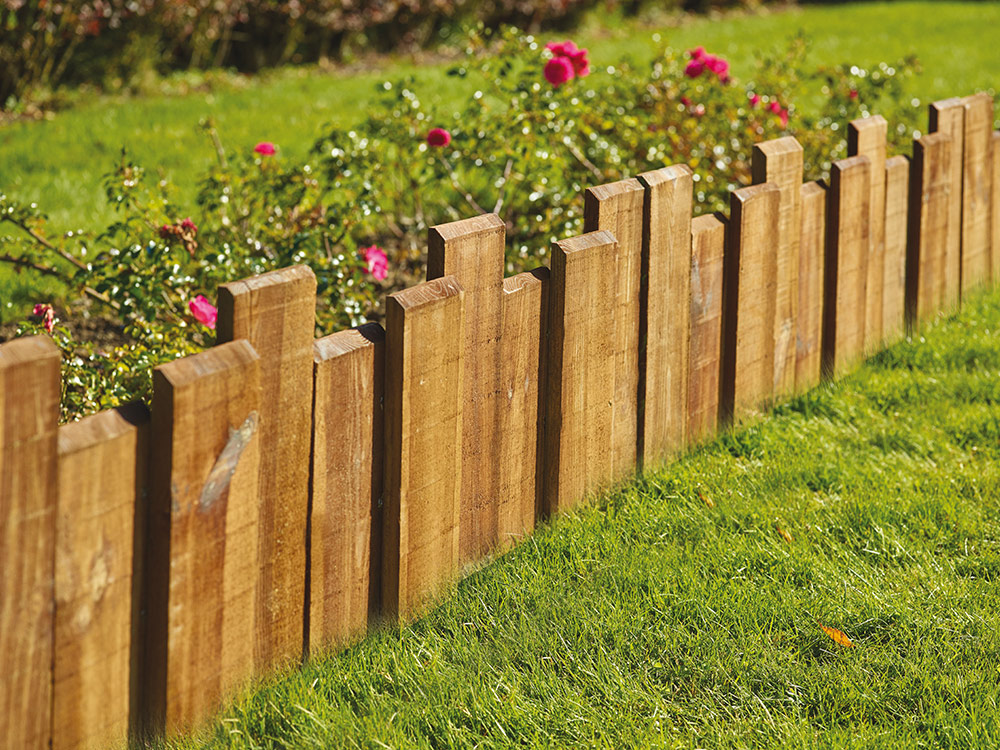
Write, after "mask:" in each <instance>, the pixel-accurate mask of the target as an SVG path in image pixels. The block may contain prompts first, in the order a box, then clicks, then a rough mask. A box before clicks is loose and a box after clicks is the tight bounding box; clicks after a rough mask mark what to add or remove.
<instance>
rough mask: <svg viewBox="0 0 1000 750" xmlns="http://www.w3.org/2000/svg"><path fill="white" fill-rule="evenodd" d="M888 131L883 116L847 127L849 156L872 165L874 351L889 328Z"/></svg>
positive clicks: (869, 346) (870, 313) (870, 325)
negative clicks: (886, 322)
mask: <svg viewBox="0 0 1000 750" xmlns="http://www.w3.org/2000/svg"><path fill="white" fill-rule="evenodd" d="M888 132H889V123H887V122H886V120H885V118H884V117H882V115H872V116H871V117H865V118H861V119H858V120H853V121H852V122H851V123H850V124H849V125H848V128H847V153H848V155H849V156H867V157H868V161H869V162H870V164H871V168H870V169H869V173H868V176H869V178H870V180H871V190H870V192H869V197H868V216H869V218H868V260H867V266H868V281H867V283H866V286H865V300H866V303H867V304H866V305H865V343H864V348H865V351H866V352H873V351H875V350H876V349H877V348H878V347H879V346H880V345H881V343H882V336H883V329H884V327H885V326H884V323H883V320H882V313H883V310H882V308H883V304H884V303H883V299H882V297H883V294H884V288H885V160H886V136H887V135H888Z"/></svg>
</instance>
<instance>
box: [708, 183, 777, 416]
mask: <svg viewBox="0 0 1000 750" xmlns="http://www.w3.org/2000/svg"><path fill="white" fill-rule="evenodd" d="M780 196H781V191H780V189H779V188H778V186H777V185H774V184H772V183H769V182H766V183H764V184H762V185H753V186H752V187H745V188H741V189H739V190H735V191H733V193H731V195H730V219H729V231H728V232H727V235H726V255H725V261H724V268H723V293H722V370H721V374H722V375H721V376H722V381H721V383H720V386H719V418H720V422H721V423H722V424H724V425H727V424H730V423H733V422H739V421H742V420H743V419H746V418H747V417H749V416H750V415H751V414H753V413H755V412H756V411H757V410H758V409H759V408H761V407H763V406H765V405H767V404H768V403H769V402H770V400H771V397H772V396H773V394H774V316H775V309H776V304H777V293H776V289H777V277H778V259H777V254H776V253H775V252H774V246H775V242H776V239H777V237H778V204H779V200H780Z"/></svg>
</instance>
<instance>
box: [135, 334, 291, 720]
mask: <svg viewBox="0 0 1000 750" xmlns="http://www.w3.org/2000/svg"><path fill="white" fill-rule="evenodd" d="M260 400H261V378H260V358H259V357H258V356H257V352H255V351H254V349H253V347H252V346H250V344H249V343H248V342H247V341H246V340H243V339H241V340H239V341H232V342H230V343H227V344H221V345H219V346H217V347H215V348H214V349H210V350H209V351H205V352H201V353H199V354H195V355H193V356H190V357H185V358H184V359H178V360H175V361H173V362H169V363H167V364H165V365H160V366H159V367H157V368H156V369H155V370H154V371H153V417H152V431H151V446H152V447H151V454H150V455H151V462H150V477H149V486H150V505H149V511H150V512H149V519H148V529H149V532H148V535H147V540H146V561H145V565H144V587H145V591H146V597H145V600H146V637H145V643H144V647H145V660H144V675H143V680H144V689H143V699H144V702H145V705H144V710H143V714H144V716H145V718H146V731H147V732H151V733H159V732H162V731H164V729H165V730H166V731H167V732H169V733H171V734H174V733H178V732H181V731H189V730H190V729H192V728H193V727H194V726H196V725H197V724H198V723H199V722H201V721H203V720H204V719H205V718H207V717H208V716H210V715H211V714H212V713H213V712H214V711H215V710H216V709H217V708H218V706H219V705H220V702H221V701H222V699H223V698H224V697H225V696H227V695H230V694H232V692H233V691H234V690H235V689H236V688H237V687H239V686H240V685H241V684H242V683H244V682H245V681H246V680H248V679H249V678H250V677H251V676H252V675H253V674H254V672H255V668H254V665H255V662H254V643H255V640H256V638H255V636H256V630H257V627H258V625H257V621H256V619H255V613H256V612H257V609H258V605H257V598H258V592H259V586H258V569H259V552H258V544H259V543H260V542H259V539H260V535H259V529H258V527H259V516H260V513H261V511H260V508H259V505H258V504H259V497H260V494H259V475H260V438H259V435H258V432H259V427H260V424H261V417H260V408H261V405H260ZM307 452H308V449H307Z"/></svg>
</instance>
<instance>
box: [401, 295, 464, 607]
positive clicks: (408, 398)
mask: <svg viewBox="0 0 1000 750" xmlns="http://www.w3.org/2000/svg"><path fill="white" fill-rule="evenodd" d="M464 314H465V300H464V293H463V291H462V287H461V285H460V284H459V283H458V281H457V280H456V279H455V277H453V276H445V277H443V278H439V279H435V280H433V281H427V282H424V283H423V284H418V285H417V286H415V287H411V288H410V289H406V290H404V291H401V292H396V293H394V294H391V295H389V297H388V299H387V300H386V362H385V368H386V372H385V452H384V460H385V485H384V487H385V491H384V503H383V506H382V529H383V537H382V539H383V543H382V563H383V564H382V609H383V612H385V614H386V615H388V616H389V617H392V618H396V619H398V620H407V619H410V618H412V617H414V616H416V615H417V614H419V613H420V612H421V611H422V610H423V609H424V608H425V607H426V606H427V605H428V604H429V603H430V602H431V601H432V600H433V599H434V598H435V597H437V596H438V595H439V594H440V593H441V592H442V590H443V589H444V588H445V587H446V586H447V585H448V584H449V583H450V582H451V581H452V580H453V579H454V578H455V576H456V575H457V573H458V568H459V560H460V555H459V529H460V507H461V502H460V501H461V491H462V470H463V468H464V467H463V462H462V435H463V434H464V433H463V429H462V416H463V415H462V408H463V405H464V401H463V398H462V396H463V393H462V383H463V382H464V381H463V364H464V355H465V346H464V340H463V336H462V331H463V330H465V329H464V320H463V318H464Z"/></svg>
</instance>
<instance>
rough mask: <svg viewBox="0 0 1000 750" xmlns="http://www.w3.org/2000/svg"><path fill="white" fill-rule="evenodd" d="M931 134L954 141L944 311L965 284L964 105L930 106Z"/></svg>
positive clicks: (949, 101)
mask: <svg viewBox="0 0 1000 750" xmlns="http://www.w3.org/2000/svg"><path fill="white" fill-rule="evenodd" d="M929 121H930V122H929V127H928V128H927V130H928V132H929V133H943V134H945V135H947V136H948V137H949V138H950V139H951V157H950V158H949V162H948V163H949V167H948V185H949V188H948V228H947V240H946V243H945V253H944V277H943V279H942V282H943V284H944V298H943V299H942V301H941V309H942V310H951V309H953V308H954V307H956V306H957V305H958V303H959V301H960V299H961V284H962V163H963V160H962V154H963V153H964V151H965V105H964V104H963V103H962V100H961V99H960V98H958V97H953V98H951V99H943V100H942V101H939V102H933V103H932V104H931V105H930V116H929Z"/></svg>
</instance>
